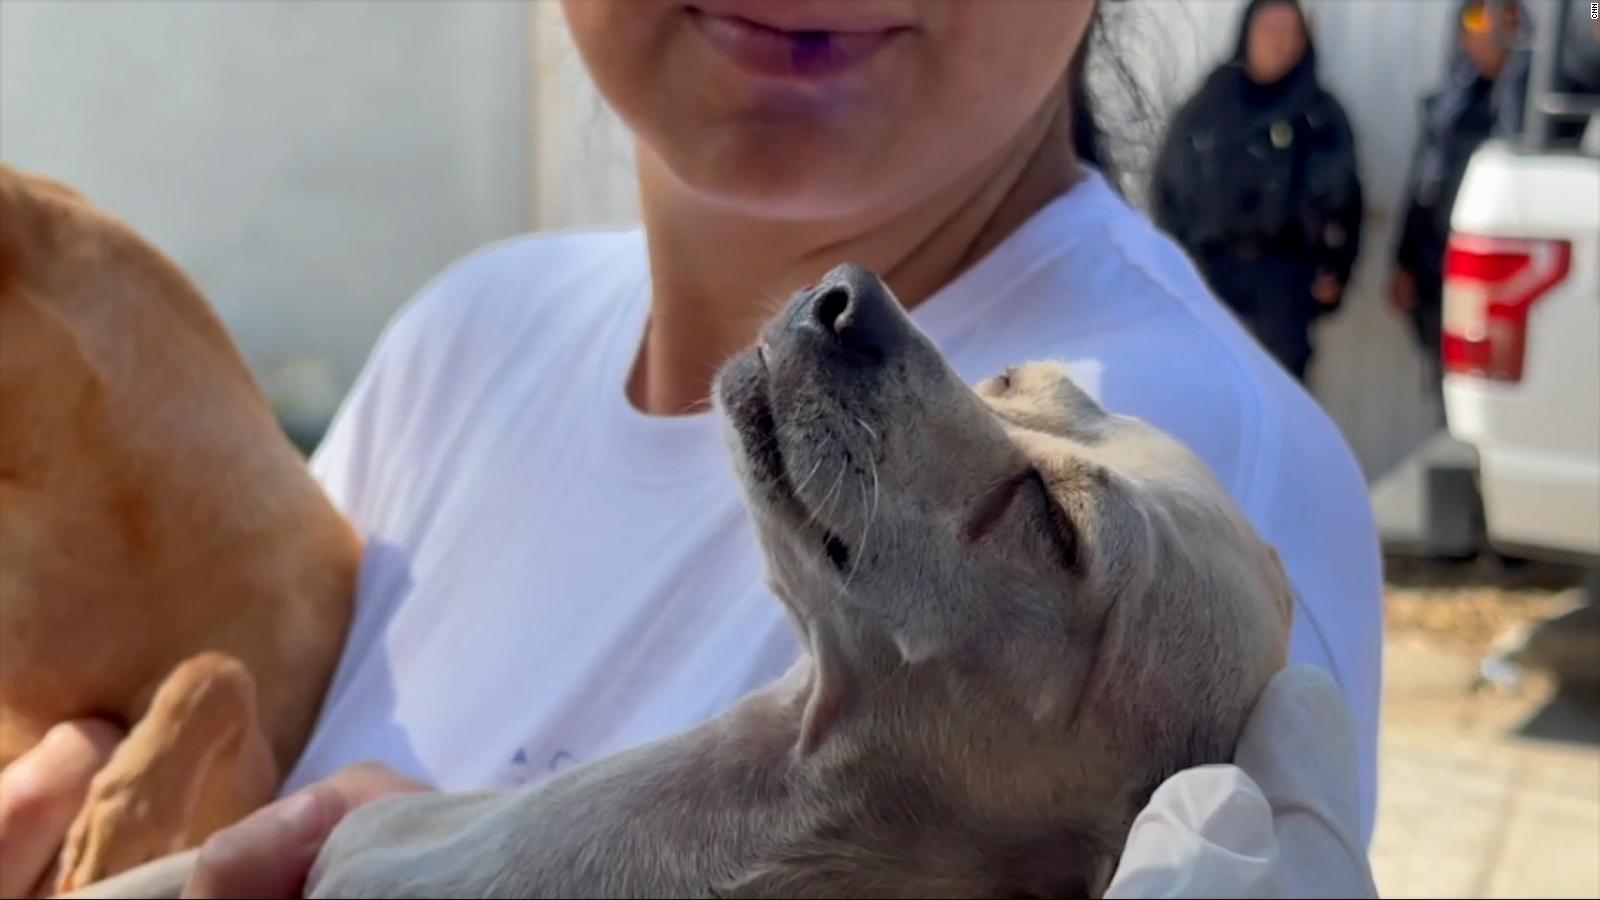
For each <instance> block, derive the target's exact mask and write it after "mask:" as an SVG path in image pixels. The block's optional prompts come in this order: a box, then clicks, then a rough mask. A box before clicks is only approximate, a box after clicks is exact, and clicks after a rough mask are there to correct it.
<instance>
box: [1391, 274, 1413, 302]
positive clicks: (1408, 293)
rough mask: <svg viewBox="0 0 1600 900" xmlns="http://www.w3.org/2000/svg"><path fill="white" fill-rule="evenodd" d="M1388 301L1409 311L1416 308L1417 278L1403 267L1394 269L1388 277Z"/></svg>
mask: <svg viewBox="0 0 1600 900" xmlns="http://www.w3.org/2000/svg"><path fill="white" fill-rule="evenodd" d="M1389 303H1390V305H1392V306H1393V307H1394V308H1395V309H1397V310H1399V311H1401V312H1403V313H1409V312H1411V311H1412V310H1414V309H1416V308H1417V278H1416V276H1415V275H1412V274H1411V273H1410V272H1409V271H1407V270H1405V269H1395V270H1394V275H1393V276H1391V277H1390V279H1389Z"/></svg>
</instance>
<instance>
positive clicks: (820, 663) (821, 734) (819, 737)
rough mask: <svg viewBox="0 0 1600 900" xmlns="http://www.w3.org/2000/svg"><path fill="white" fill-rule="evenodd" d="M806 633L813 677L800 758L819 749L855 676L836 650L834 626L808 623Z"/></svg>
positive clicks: (847, 699)
mask: <svg viewBox="0 0 1600 900" xmlns="http://www.w3.org/2000/svg"><path fill="white" fill-rule="evenodd" d="M807 632H808V633H809V635H810V639H811V640H810V643H811V664H812V666H813V674H812V684H811V697H810V699H809V700H807V701H806V711H805V716H804V717H803V718H802V719H801V721H800V746H799V751H800V754H801V755H802V756H806V755H810V754H811V753H814V752H816V750H817V748H818V747H820V746H822V742H823V741H825V740H826V739H827V737H828V734H829V733H830V732H831V731H832V730H833V726H834V724H835V723H836V722H838V720H839V714H840V713H841V712H843V710H844V708H845V706H846V705H848V703H849V702H850V699H851V696H852V695H853V694H854V692H855V673H854V672H852V671H851V669H850V663H849V660H848V659H847V658H846V656H845V653H844V649H843V648H842V647H840V646H839V634H838V632H837V631H836V630H835V629H834V626H833V624H832V623H831V622H828V621H827V620H825V619H818V620H815V621H813V622H811V623H810V625H809V627H808V628H807Z"/></svg>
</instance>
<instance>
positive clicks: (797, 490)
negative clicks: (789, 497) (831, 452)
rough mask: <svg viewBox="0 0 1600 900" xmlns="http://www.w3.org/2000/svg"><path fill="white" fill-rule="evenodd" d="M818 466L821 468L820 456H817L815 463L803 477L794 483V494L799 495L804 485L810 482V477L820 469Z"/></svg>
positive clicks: (804, 487)
mask: <svg viewBox="0 0 1600 900" xmlns="http://www.w3.org/2000/svg"><path fill="white" fill-rule="evenodd" d="M820 468H822V457H820V456H819V457H817V462H816V464H815V465H813V466H812V467H811V471H810V472H809V473H807V474H806V477H805V478H802V479H801V480H800V483H799V484H797V485H795V487H794V493H795V496H797V497H798V496H799V495H800V492H801V491H803V490H805V489H806V485H808V484H810V483H811V479H812V477H813V476H815V475H816V474H817V470H818V469H820Z"/></svg>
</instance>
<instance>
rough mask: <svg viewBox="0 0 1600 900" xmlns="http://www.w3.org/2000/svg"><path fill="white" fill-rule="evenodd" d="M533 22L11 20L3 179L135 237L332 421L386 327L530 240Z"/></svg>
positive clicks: (368, 7) (87, 5)
mask: <svg viewBox="0 0 1600 900" xmlns="http://www.w3.org/2000/svg"><path fill="white" fill-rule="evenodd" d="M527 18H528V16H527V10H526V9H525V8H524V7H522V6H521V5H520V4H515V3H502V2H470V0H467V2H460V0H455V2H450V3H439V2H407V3H390V2H338V3H292V2H279V0H265V2H233V3H200V2H190V0H176V2H174V0H140V2H137V3H127V2H84V0H77V2H70V3H66V2H51V3H41V2H13V0H6V2H4V3H0V158H4V159H5V160H6V161H8V162H10V163H12V164H14V165H17V166H21V167H25V168H30V169H35V170H39V171H42V172H45V173H47V174H50V175H52V176H55V177H57V178H61V179H63V180H65V181H67V182H69V183H71V184H73V185H75V186H76V187H78V188H79V189H80V190H83V191H84V192H86V193H87V194H89V195H90V196H91V197H92V198H93V199H95V200H96V201H98V202H100V203H101V204H103V205H104V206H106V207H108V208H109V209H111V210H112V211H113V212H115V213H117V214H119V215H121V216H122V217H124V218H125V219H127V220H128V221H130V222H131V223H132V224H133V225H134V226H135V227H137V228H139V229H140V230H141V231H142V232H143V233H145V234H146V235H147V236H149V237H150V238H151V239H152V240H153V241H155V242H156V243H157V244H158V245H159V246H161V247H162V248H163V249H164V250H166V251H167V252H168V253H169V254H171V255H172V256H173V257H174V258H175V259H176V260H177V262H178V263H179V264H180V265H182V266H183V267H184V268H185V269H186V270H187V271H188V272H189V273H190V274H191V275H192V276H193V277H194V278H195V279H196V280H197V281H198V282H199V284H200V287H201V288H202V289H203V290H204V291H205V292H206V294H207V295H208V296H209V297H210V299H211V300H212V302H213V303H214V304H215V305H216V306H217V308H218V310H219V311H220V313H221V315H222V316H223V318H224V320H225V321H226V322H227V324H228V325H229V326H230V327H231V328H232V330H233V333H234V334H235V335H236V336H237V338H238V339H239V341H240V343H241V345H242V346H243V349H244V351H245V353H246V355H247V357H248V358H249V360H250V362H251V364H252V365H253V366H254V367H255V369H256V370H257V372H258V373H260V374H261V375H262V376H263V377H264V379H265V380H267V381H268V382H269V386H271V387H272V388H273V389H274V390H275V391H278V390H282V391H285V392H287V393H288V394H291V395H293V397H292V401H293V403H294V404H295V405H297V406H298V407H300V408H301V412H302V413H304V414H305V415H307V416H309V417H311V418H313V419H315V418H318V417H324V416H325V415H326V413H327V412H328V407H329V406H330V405H331V404H332V403H333V402H334V401H336V400H337V399H338V397H339V396H340V395H341V394H342V393H343V391H344V390H345V388H346V387H347V386H348V384H349V382H350V380H351V379H352V378H353V376H354V375H355V373H356V371H357V369H358V368H359V366H360V365H361V362H362V360H363V358H364V357H365V356H366V353H367V351H368V349H369V347H370V345H371V343H372V340H373V339H374V338H375V336H376V335H377V332H378V330H379V329H380V328H381V327H382V325H383V323H384V322H385V321H386V320H387V319H388V318H389V316H390V315H391V314H392V313H393V311H394V309H395V308H396V306H397V305H399V304H400V303H402V302H404V300H405V299H406V298H408V297H409V296H410V295H411V294H412V292H414V291H415V290H416V289H417V288H418V287H419V286H420V285H421V284H422V282H423V281H424V280H425V279H427V278H428V277H429V276H431V275H432V274H433V273H435V272H436V271H438V270H439V268H440V267H442V266H444V265H445V264H447V263H448V262H449V261H450V260H451V259H453V258H455V257H456V256H458V255H460V254H462V253H464V252H466V251H468V250H470V249H472V248H473V247H476V246H478V245H480V244H483V243H485V242H487V241H492V240H495V239H498V238H500V237H503V236H505V235H507V234H511V233H514V232H517V231H519V230H522V229H524V228H526V227H528V226H529V225H530V224H531V215H530V213H531V210H530V206H531V194H532V186H531V183H530V181H531V177H530V176H531V167H530V165H529V157H530V151H531V134H530V129H531V125H532V119H531V116H530V115H529V92H528V88H527V85H528V77H527V76H528V72H527V67H528V52H527V50H528V28H527Z"/></svg>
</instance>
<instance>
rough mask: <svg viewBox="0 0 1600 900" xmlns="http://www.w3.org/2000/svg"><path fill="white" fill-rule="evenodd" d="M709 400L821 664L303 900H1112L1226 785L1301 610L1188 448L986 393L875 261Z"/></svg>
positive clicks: (359, 830) (393, 809) (355, 837)
mask: <svg viewBox="0 0 1600 900" xmlns="http://www.w3.org/2000/svg"><path fill="white" fill-rule="evenodd" d="M716 399H717V405H718V409H719V411H720V413H721V414H722V416H723V417H724V418H725V420H726V421H727V422H728V424H729V429H730V435H731V445H732V447H733V448H734V451H735V452H734V456H735V460H736V466H737V468H738V471H739V474H740V477H741V479H742V482H743V485H744V488H745V491H746V495H747V497H748V499H749V502H750V506H751V510H752V512H753V515H754V519H755V523H756V526H757V528H758V530H759V532H760V535H761V539H762V546H763V548H764V550H765V553H766V555H767V561H768V563H769V572H770V578H771V584H772V586H773V588H774V590H775V592H776V593H777V595H778V596H779V597H780V598H782V600H783V602H784V603H785V605H786V607H787V609H788V611H789V613H790V614H791V616H792V619H793V622H794V624H795V626H796V628H797V630H798V631H799V633H800V634H801V635H802V636H803V638H804V642H805V644H806V646H807V647H808V649H809V653H808V654H806V656H805V657H804V658H803V659H802V660H801V661H800V662H799V663H798V664H797V665H796V666H795V667H794V668H793V669H792V670H791V671H790V672H789V673H788V675H787V676H786V677H784V678H783V679H781V680H779V681H778V682H777V683H775V684H773V685H771V686H770V687H768V688H766V689H764V690H761V691H758V692H756V693H755V694H753V695H751V696H750V697H748V698H747V699H745V700H744V701H742V702H741V703H739V704H738V705H737V706H736V707H734V708H733V709H731V710H730V711H728V712H727V713H725V714H724V715H722V716H721V717H719V718H717V719H715V720H713V721H711V722H709V723H707V724H705V725H703V726H701V727H699V728H697V729H694V730H691V731H689V732H686V733H684V734H681V735H678V736H675V737H672V738H669V739H666V740H663V741H659V742H656V743H653V744H649V745H646V746H643V747H639V748H637V749H634V750H632V751H629V752H625V753H622V754H619V755H617V756H614V757H612V758H609V759H604V760H600V761H597V762H595V763H592V764H589V765H586V766H582V767H579V768H577V769H574V770H572V771H569V772H567V773H563V774H562V775H560V776H557V777H555V778H553V779H552V780H550V781H549V782H547V783H545V784H542V785H532V786H529V787H526V788H523V789H519V790H516V791H511V792H490V791H484V792H476V793H459V794H419V795H408V796H403V797H396V798H390V799H384V800H379V801H376V802H374V803H372V804H370V805H368V806H365V807H363V808H361V809H359V810H357V811H356V812H355V813H353V814H352V815H350V816H349V817H348V818H347V819H346V820H345V821H344V822H343V823H342V824H341V825H340V826H339V827H338V828H337V829H335V831H334V833H333V835H332V837H331V838H330V840H329V841H328V843H327V844H326V846H325V847H324V848H323V851H322V854H321V856H320V857H319V859H318V861H317V864H316V866H315V868H314V869H313V872H312V875H311V878H310V880H309V882H308V889H307V891H308V892H307V896H311V897H367V896H384V897H929V896H933V897H1070V896H1097V895H1099V894H1101V893H1102V892H1103V891H1104V889H1105V887H1106V885H1107V883H1108V881H1109V879H1110V876H1111V874H1112V873H1113V871H1114V867H1115V864H1116V860H1117V859H1118V858H1119V855H1120V851H1121V848H1122V845H1123V842H1124V840H1125V838H1126V834H1127V829H1128V827H1129V825H1130V824H1131V822H1132V820H1133V818H1134V816H1135V815H1136V814H1137V813H1138V811H1139V810H1140V809H1141V808H1142V806H1143V804H1144V803H1145V802H1146V800H1147V799H1148V797H1149V796H1150V794H1151V793H1152V791H1153V790H1154V789H1155V788H1156V787H1157V786H1158V785H1159V784H1161V782H1162V781H1164V780H1165V779H1166V778H1167V777H1169V776H1170V775H1172V774H1173V773H1175V772H1177V771H1179V770H1181V769H1184V768H1187V767H1191V766H1196V765H1202V764H1208V763H1221V762H1228V761H1231V759H1232V756H1233V749H1234V746H1235V744H1236V742H1237V740H1238V737H1239V734H1240V732H1241V730H1242V728H1243V725H1244V722H1245V721H1246V718H1247V716H1248V713H1249V711H1250V709H1251V707H1252V706H1253V703H1254V701H1255V699H1256V697H1257V696H1258V695H1259V692H1260V691H1261V689H1262V688H1263V687H1264V686H1265V684H1266V683H1267V681H1268V680H1269V679H1270V677H1271V676H1272V674H1273V673H1275V672H1276V671H1278V670H1279V669H1280V668H1281V667H1282V666H1283V665H1284V664H1285V661H1286V655H1287V642H1288V637H1287V636H1288V629H1289V625H1290V618H1291V597H1290V591H1289V588H1288V584H1287V581H1286V579H1285V577H1284V574H1283V571H1282V569H1281V567H1280V565H1279V563H1278V560H1277V558H1276V554H1275V553H1274V552H1273V551H1272V550H1271V549H1270V548H1269V547H1268V546H1267V545H1266V544H1264V543H1263V542H1262V541H1261V540H1260V539H1259V538H1258V537H1257V535H1256V534H1255V532H1254V531H1253V530H1252V528H1251V527H1250V525H1249V524H1248V523H1247V522H1246V520H1245V518H1244V517H1243V515H1242V514H1241V513H1240V511H1239V510H1238V509H1237V508H1236V507H1235V505H1234V504H1233V502H1232V501H1231V499H1230V498H1229V497H1228V495H1227V494H1226V492H1225V491H1224V490H1223V489H1222V488H1221V487H1220V486H1219V485H1218V484H1217V483H1216V482H1215V481H1214V480H1213V478H1212V476H1211V474H1210V473H1209V471H1208V470H1207V469H1206V467H1205V466H1204V465H1203V464H1202V463H1201V462H1200V461H1199V460H1198V459H1196V458H1195V457H1194V456H1193V455H1192V454H1190V453H1189V452H1188V451H1187V450H1186V449H1185V448H1183V447H1182V446H1180V445H1179V444H1178V443H1177V442H1175V441H1173V440H1171V439H1170V438H1168V437H1167V436H1166V435H1164V434H1162V433H1161V432H1159V431H1157V430H1156V429H1154V428H1152V427H1150V426H1148V425H1146V424H1144V423H1142V422H1139V421H1137V420H1134V419H1130V418H1126V417H1122V416H1117V415H1112V414H1108V413H1107V412H1105V411H1104V410H1102V409H1101V408H1100V407H1099V406H1098V405H1097V404H1096V403H1095V402H1094V401H1093V400H1092V399H1090V398H1089V397H1088V396H1087V395H1086V394H1084V393H1083V392H1082V391H1080V390H1079V389H1078V388H1077V387H1076V386H1075V385H1074V384H1073V383H1072V381H1071V380H1070V379H1069V378H1068V377H1067V376H1066V374H1065V371H1064V369H1063V368H1062V367H1061V366H1059V365H1057V364H1053V363H1039V364H1032V365H1025V366H1020V367H1018V368H1015V369H1013V370H1010V371H1008V372H1006V373H1005V374H1003V375H1000V376H997V377H996V378H993V379H990V380H989V381H986V382H984V383H983V384H981V385H979V386H978V387H977V388H976V389H975V390H974V389H972V388H969V387H968V386H967V385H966V384H964V383H963V382H962V381H961V380H960V379H958V378H957V376H956V375H955V374H954V373H953V372H952V371H951V370H950V369H949V368H948V367H947V366H946V364H945V363H944V361H943V360H942V359H941V357H940V355H939V353H938V352H937V351H936V349H935V348H934V347H933V345H932V344H931V343H930V342H929V341H928V340H927V338H926V337H925V336H924V335H922V334H921V333H920V332H919V331H918V330H917V329H916V328H915V327H914V326H913V325H912V323H911V321H910V319H909V318H908V317H906V316H905V314H904V313H903V312H902V311H901V309H900V306H899V304H898V303H897V302H896V301H895V299H894V298H893V296H892V295H891V294H890V293H889V291H888V289H887V288H886V287H885V286H884V285H883V284H882V283H881V282H879V280H878V279H877V278H876V277H875V276H873V274H872V273H870V272H868V271H866V270H863V269H859V268H855V267H843V268H841V269H839V270H836V271H835V272H833V273H831V274H830V276H829V277H828V278H827V279H826V280H825V281H824V282H823V283H822V284H821V285H819V286H817V287H816V288H814V289H812V290H808V291H806V292H803V293H802V294H801V295H800V296H798V297H797V298H796V299H795V300H794V301H793V302H792V303H791V305H790V307H789V309H788V310H787V312H786V313H785V314H783V316H782V317H781V318H779V319H778V320H777V321H775V322H774V323H773V324H772V325H771V327H769V328H768V329H767V330H766V332H765V333H764V335H763V340H762V343H761V345H760V346H759V347H758V348H756V349H752V350H751V351H750V352H748V353H746V354H744V355H742V356H740V357H739V358H738V359H737V360H735V361H734V362H733V363H731V364H730V365H729V366H728V367H727V368H726V369H725V370H724V371H723V372H722V373H721V375H720V377H719V380H718V386H717V398H716ZM191 861H192V859H191V860H182V861H169V862H168V863H165V864H163V867H162V868H161V869H159V871H158V870H151V871H150V872H149V873H147V874H148V875H149V877H147V878H145V879H144V880H143V881H142V882H141V881H134V880H129V881H124V882H123V883H122V884H121V885H120V886H119V888H118V892H115V893H113V892H111V891H101V892H98V893H95V894H93V896H125V897H127V896H158V895H164V896H176V893H177V889H178V886H179V884H180V883H181V879H182V877H183V874H184V872H185V871H186V869H187V866H188V864H189V862H191ZM85 896H89V895H85Z"/></svg>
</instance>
